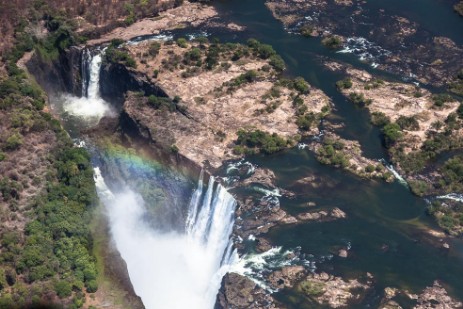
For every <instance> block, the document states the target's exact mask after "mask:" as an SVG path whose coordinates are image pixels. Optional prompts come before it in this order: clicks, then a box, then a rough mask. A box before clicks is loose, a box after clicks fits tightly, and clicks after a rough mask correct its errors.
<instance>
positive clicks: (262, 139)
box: [235, 130, 288, 154]
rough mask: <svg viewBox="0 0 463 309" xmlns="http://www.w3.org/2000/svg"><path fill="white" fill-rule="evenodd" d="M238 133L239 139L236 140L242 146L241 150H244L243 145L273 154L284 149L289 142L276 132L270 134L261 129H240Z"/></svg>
mask: <svg viewBox="0 0 463 309" xmlns="http://www.w3.org/2000/svg"><path fill="white" fill-rule="evenodd" d="M237 134H238V139H237V140H236V144H237V145H238V146H242V147H240V148H239V149H240V150H243V149H244V148H243V147H247V148H253V149H256V150H259V151H261V152H262V153H265V154H272V153H275V152H278V151H281V150H283V149H284V148H285V147H286V145H287V144H288V142H287V141H286V140H285V139H283V138H282V137H280V136H278V135H277V134H276V133H273V134H270V133H267V132H263V131H260V130H254V131H246V130H239V131H238V132H237ZM235 151H236V149H235Z"/></svg>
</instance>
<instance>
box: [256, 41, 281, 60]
mask: <svg viewBox="0 0 463 309" xmlns="http://www.w3.org/2000/svg"><path fill="white" fill-rule="evenodd" d="M257 52H258V54H259V57H260V58H262V59H268V58H270V57H271V56H274V55H276V51H275V50H274V49H273V47H272V46H271V45H268V44H260V45H259V47H258V48H257Z"/></svg>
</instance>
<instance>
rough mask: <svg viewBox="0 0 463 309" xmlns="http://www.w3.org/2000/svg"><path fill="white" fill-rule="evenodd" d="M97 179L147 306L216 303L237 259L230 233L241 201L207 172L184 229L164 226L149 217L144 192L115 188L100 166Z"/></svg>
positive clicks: (199, 308) (200, 307)
mask: <svg viewBox="0 0 463 309" xmlns="http://www.w3.org/2000/svg"><path fill="white" fill-rule="evenodd" d="M95 182H96V186H97V191H98V195H99V197H100V199H101V200H102V201H103V203H104V205H105V208H106V212H107V215H108V218H109V222H110V230H111V234H112V236H113V238H114V241H115V243H116V247H117V249H118V251H119V252H120V254H121V256H122V258H123V259H124V260H125V262H126V263H127V268H128V272H129V276H130V280H131V282H132V284H133V286H134V290H135V292H136V293H137V295H139V296H140V297H141V299H142V301H143V304H144V305H145V306H146V308H148V309H150V308H155V309H184V308H192V309H207V308H213V307H214V304H215V300H216V295H217V292H218V290H219V288H220V283H221V279H222V277H223V275H224V274H225V273H226V272H227V271H228V270H229V268H230V266H231V265H232V264H233V262H234V261H235V257H236V253H235V252H233V249H232V241H231V238H230V236H231V233H232V229H233V224H234V211H235V207H236V201H235V200H234V198H233V197H232V196H231V195H230V194H229V193H228V192H227V191H226V190H225V189H224V188H223V187H222V186H221V185H220V184H216V183H215V181H214V178H213V177H211V178H210V179H209V184H208V186H207V189H206V191H205V192H204V189H205V188H204V186H203V173H201V176H200V179H199V182H198V186H197V189H196V190H195V192H194V193H193V196H192V198H191V200H190V203H189V205H188V215H187V219H186V222H185V229H184V232H175V231H173V230H172V231H159V230H156V229H155V228H154V227H153V226H152V225H150V224H149V223H148V222H147V220H146V216H147V210H146V208H145V206H144V201H143V199H142V198H141V196H140V195H138V194H137V193H135V192H134V191H132V190H130V189H129V188H127V189H126V190H124V191H123V192H119V193H112V192H111V191H110V190H109V188H108V187H107V185H106V183H105V181H104V179H103V177H102V175H101V172H100V170H99V169H98V168H95Z"/></svg>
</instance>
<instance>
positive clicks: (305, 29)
mask: <svg viewBox="0 0 463 309" xmlns="http://www.w3.org/2000/svg"><path fill="white" fill-rule="evenodd" d="M313 31H314V27H313V26H311V25H304V26H302V27H301V28H300V29H299V33H300V34H301V35H302V36H305V37H306V38H308V37H311V36H312V33H313Z"/></svg>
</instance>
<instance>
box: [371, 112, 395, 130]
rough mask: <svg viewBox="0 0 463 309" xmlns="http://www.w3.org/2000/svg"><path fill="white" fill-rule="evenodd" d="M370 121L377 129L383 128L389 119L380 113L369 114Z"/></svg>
mask: <svg viewBox="0 0 463 309" xmlns="http://www.w3.org/2000/svg"><path fill="white" fill-rule="evenodd" d="M370 121H371V123H372V124H373V125H375V126H378V127H384V126H385V125H387V124H388V123H390V122H391V120H390V119H389V117H387V116H386V114H384V113H382V112H373V113H371V119H370Z"/></svg>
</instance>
